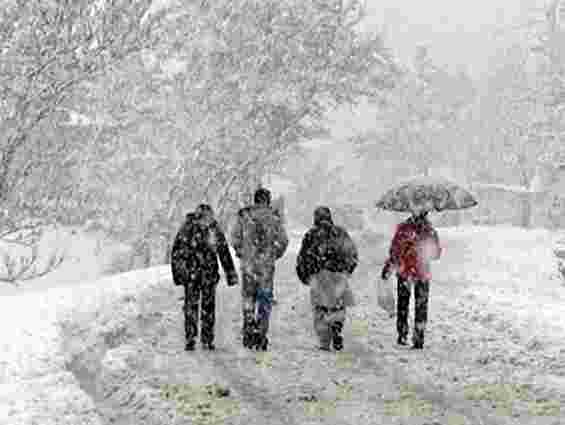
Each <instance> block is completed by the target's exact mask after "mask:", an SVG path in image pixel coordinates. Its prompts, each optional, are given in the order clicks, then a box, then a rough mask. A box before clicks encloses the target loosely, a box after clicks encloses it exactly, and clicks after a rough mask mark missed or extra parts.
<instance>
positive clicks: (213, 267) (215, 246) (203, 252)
mask: <svg viewBox="0 0 565 425" xmlns="http://www.w3.org/2000/svg"><path fill="white" fill-rule="evenodd" d="M218 257H219V260H220V262H221V264H222V269H223V270H224V273H225V275H226V280H227V284H228V285H229V286H233V285H236V284H237V283H238V276H237V272H236V270H235V266H234V262H233V259H232V256H231V253H230V251H229V248H228V243H227V241H226V238H225V236H224V233H223V232H222V230H221V228H220V225H219V224H218V222H217V221H216V220H215V219H214V218H213V217H209V216H206V215H200V214H195V213H189V214H187V215H186V221H185V223H184V224H183V225H182V227H181V228H180V230H179V232H178V233H177V235H176V237H175V241H174V243H173V247H172V250H171V269H172V273H173V280H174V282H175V284H177V285H187V284H190V283H192V282H199V281H200V282H205V283H209V284H217V283H218V281H219V280H220V274H219V270H218Z"/></svg>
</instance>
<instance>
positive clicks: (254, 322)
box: [231, 188, 288, 351]
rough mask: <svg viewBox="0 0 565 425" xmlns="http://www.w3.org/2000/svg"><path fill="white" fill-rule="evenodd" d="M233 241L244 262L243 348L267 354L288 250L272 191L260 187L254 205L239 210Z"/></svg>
mask: <svg viewBox="0 0 565 425" xmlns="http://www.w3.org/2000/svg"><path fill="white" fill-rule="evenodd" d="M231 242H232V246H233V248H234V251H235V255H236V256H237V257H238V258H239V260H240V269H241V279H242V285H241V291H242V313H243V328H242V333H243V345H244V347H246V348H251V349H253V348H257V349H259V350H263V351H266V350H267V349H268V345H269V339H268V337H267V333H268V331H269V320H270V316H271V309H272V300H273V287H274V276H275V263H276V261H277V260H279V259H280V258H282V256H283V255H284V253H285V251H286V249H287V247H288V235H287V233H286V230H285V228H284V226H283V223H282V220H281V217H280V216H279V214H277V213H276V212H275V211H274V209H273V208H272V207H271V192H270V191H269V190H267V189H265V188H259V189H257V190H256V191H255V194H254V204H253V205H251V206H247V207H244V208H242V209H240V210H239V211H238V214H237V219H236V222H235V225H234V227H233V229H232V234H231Z"/></svg>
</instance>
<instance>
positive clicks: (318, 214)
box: [314, 206, 333, 226]
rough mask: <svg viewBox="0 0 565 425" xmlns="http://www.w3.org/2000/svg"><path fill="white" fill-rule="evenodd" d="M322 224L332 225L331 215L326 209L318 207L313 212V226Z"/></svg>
mask: <svg viewBox="0 0 565 425" xmlns="http://www.w3.org/2000/svg"><path fill="white" fill-rule="evenodd" d="M322 223H328V224H333V220H332V213H331V211H330V209H329V208H328V207H325V206H320V207H317V208H316V209H315V210H314V225H315V226H319V225H321V224H322Z"/></svg>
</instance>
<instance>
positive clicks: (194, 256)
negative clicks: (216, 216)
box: [172, 219, 216, 285]
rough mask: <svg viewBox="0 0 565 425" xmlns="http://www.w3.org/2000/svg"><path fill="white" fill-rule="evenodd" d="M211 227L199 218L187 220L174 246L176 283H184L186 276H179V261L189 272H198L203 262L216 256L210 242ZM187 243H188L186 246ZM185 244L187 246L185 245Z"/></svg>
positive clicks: (174, 278) (173, 262) (173, 256)
mask: <svg viewBox="0 0 565 425" xmlns="http://www.w3.org/2000/svg"><path fill="white" fill-rule="evenodd" d="M210 236H211V228H210V227H209V226H203V225H202V224H201V223H200V222H199V221H198V220H195V219H192V220H187V222H186V224H185V225H184V227H183V228H182V229H181V231H180V232H179V234H178V235H177V237H176V238H175V242H174V244H173V248H172V254H173V255H172V272H173V280H174V283H175V285H182V284H183V278H184V276H179V270H177V268H178V266H179V262H182V263H183V264H185V265H186V267H187V268H188V271H189V273H193V272H198V270H199V269H200V267H201V266H202V265H203V264H206V262H208V261H213V260H215V258H216V251H215V248H214V246H213V244H211V243H210V242H211V241H210ZM185 244H188V246H186V245H185ZM183 245H185V246H183Z"/></svg>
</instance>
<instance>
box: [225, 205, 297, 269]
mask: <svg viewBox="0 0 565 425" xmlns="http://www.w3.org/2000/svg"><path fill="white" fill-rule="evenodd" d="M288 242H289V241H288V235H287V233H286V230H285V228H284V225H283V222H282V219H281V217H280V216H279V215H278V214H277V213H276V212H275V210H273V209H272V208H271V207H270V206H268V205H266V204H255V205H252V206H249V207H245V208H242V209H241V210H239V212H238V214H237V219H236V222H235V224H234V227H233V229H232V234H231V243H232V246H233V248H234V250H235V255H236V256H237V257H238V258H239V259H241V261H242V263H245V264H250V263H271V264H273V263H274V262H275V261H276V260H278V259H279V258H281V257H282V256H283V255H284V253H285V251H286V249H287V247H288Z"/></svg>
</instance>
